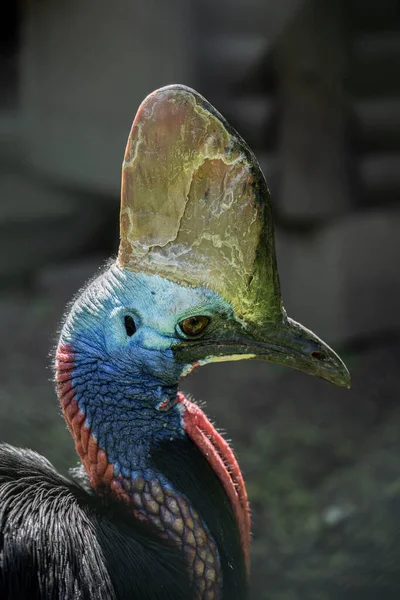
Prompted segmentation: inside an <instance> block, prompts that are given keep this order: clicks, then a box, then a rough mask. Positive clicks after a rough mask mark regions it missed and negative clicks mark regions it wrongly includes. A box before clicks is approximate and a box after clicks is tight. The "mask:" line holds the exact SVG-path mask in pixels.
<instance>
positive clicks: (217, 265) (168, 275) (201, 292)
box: [57, 85, 349, 598]
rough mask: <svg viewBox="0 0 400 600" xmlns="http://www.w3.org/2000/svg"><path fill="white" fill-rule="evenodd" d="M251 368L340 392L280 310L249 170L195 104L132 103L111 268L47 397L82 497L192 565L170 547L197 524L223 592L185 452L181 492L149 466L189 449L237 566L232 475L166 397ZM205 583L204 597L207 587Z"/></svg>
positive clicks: (245, 528)
mask: <svg viewBox="0 0 400 600" xmlns="http://www.w3.org/2000/svg"><path fill="white" fill-rule="evenodd" d="M257 358H258V359H263V360H267V361H273V362H278V363H282V364H286V365H289V366H291V367H295V368H298V369H301V370H303V371H306V372H307V373H310V374H312V375H316V376H318V377H322V378H323V379H326V380H328V381H330V382H332V383H335V384H338V385H344V386H348V385H349V374H348V371H347V369H346V367H345V365H344V364H343V362H342V361H341V360H340V358H339V357H338V356H337V354H335V352H334V351H333V350H332V349H331V348H329V346H327V345H326V344H325V343H324V342H323V341H322V340H320V339H319V338H318V337H317V336H316V335H314V334H313V333H312V332H311V331H309V330H308V329H306V328H304V327H303V326H302V325H300V324H298V323H296V322H295V321H293V320H292V319H290V318H289V317H288V316H287V315H286V312H285V310H284V308H283V305H282V300H281V294H280V287H279V278H278V272H277V267H276V258H275V246H274V232H273V223H272V217H271V207H270V199H269V192H268V189H267V185H266V183H265V179H264V176H263V174H262V172H261V170H260V167H259V165H258V163H257V160H256V159H255V157H254V155H253V154H252V152H251V151H250V149H249V148H248V147H247V145H246V143H245V142H244V141H243V140H242V138H241V137H240V136H239V135H238V134H237V133H236V131H234V130H233V129H232V128H231V127H230V126H229V125H228V123H227V122H226V121H225V120H224V118H223V117H222V116H221V115H220V114H219V113H218V112H217V111H216V110H215V109H214V108H213V107H212V106H211V105H210V104H208V102H207V101H206V100H205V99H204V98H202V97H201V96H200V95H199V94H197V93H196V92H195V91H193V90H191V89H189V88H186V87H184V86H177V85H174V86H169V87H166V88H162V89H160V90H157V91H156V92H154V93H153V94H151V95H150V96H148V97H147V98H146V99H145V100H144V102H143V103H142V105H141V106H140V108H139V110H138V113H137V115H136V118H135V120H134V123H133V126H132V130H131V133H130V135H129V139H128V144H127V148H126V152H125V158H124V162H123V175H122V200H121V243H120V248H119V254H118V258H117V261H116V262H115V263H113V264H112V265H111V266H110V267H109V268H108V269H107V270H106V271H105V272H104V273H103V274H102V275H100V276H99V277H97V278H96V279H95V280H94V281H92V282H91V283H90V284H89V285H88V286H87V287H86V289H85V290H84V291H83V292H82V293H81V294H80V296H79V297H78V298H77V300H76V301H75V303H74V304H73V306H72V308H71V310H70V312H69V314H68V316H67V318H66V321H65V324H64V327H63V329H62V332H61V337H60V343H59V346H58V352H57V382H58V387H59V395H60V399H61V403H62V407H63V411H64V414H65V416H66V420H67V423H68V425H69V428H70V430H71V432H72V434H73V436H74V438H75V442H76V447H77V451H78V453H79V455H80V456H81V458H82V461H83V464H84V466H85V468H86V470H87V472H88V473H89V476H90V481H91V484H92V486H94V487H95V488H101V487H104V486H109V487H111V488H112V489H113V490H114V492H115V493H117V494H120V495H121V496H123V497H124V498H125V499H128V500H129V502H130V503H132V504H133V505H134V506H135V510H136V511H137V512H138V514H141V515H142V517H143V515H144V516H145V517H146V518H150V517H149V515H151V520H152V522H153V523H154V524H155V526H156V527H158V528H159V529H160V530H162V531H163V532H165V530H167V532H169V533H170V535H171V537H172V539H175V538H176V537H177V538H178V539H179V540H181V543H182V544H183V547H184V549H185V553H186V555H187V556H189V557H192V558H190V560H192V562H193V560H195V559H194V558H193V556H197V557H198V556H200V554H193V546H191V543H192V542H189V541H187V540H186V538H185V540H186V541H182V540H183V538H182V536H184V535H186V534H184V533H183V531H184V529H182V528H183V527H184V524H185V523H186V524H187V523H188V522H190V523H192V522H197V521H196V518H198V519H199V520H198V523H199V525H198V527H199V529H198V531H201V532H202V533H201V536H203V537H202V539H203V538H204V536H205V537H207V539H208V536H211V537H210V539H211V541H210V542H209V544H208V546H207V548H208V551H209V552H211V554H210V556H211V555H212V556H217V554H218V553H219V554H218V555H219V556H220V557H224V556H225V557H226V556H227V557H228V558H226V565H228V566H226V573H227V575H226V577H225V580H227V579H229V577H230V576H231V575H229V573H230V570H229V569H230V567H229V564H230V563H231V562H235V564H237V561H235V560H234V558H232V557H231V558H229V553H230V552H233V550H231V548H233V547H234V546H235V542H234V541H232V540H233V538H229V535H228V533H226V532H228V531H229V527H228V526H226V527H227V529H226V531H225V530H224V529H223V527H224V526H225V525H221V523H222V522H223V519H224V515H225V513H226V511H227V510H228V509H227V507H226V503H225V500H224V499H223V498H222V500H221V505H220V509H217V508H215V506H216V504H215V503H216V502H217V501H216V500H215V502H214V504H213V505H212V506H211V504H210V505H209V506H208V508H207V506H205V505H204V506H203V505H202V502H206V501H207V498H206V496H207V495H205V494H203V493H202V488H201V486H202V485H203V484H204V481H205V479H206V477H205V476H204V478H203V479H202V478H201V477H200V476H197V475H198V473H197V472H196V477H194V475H193V471H194V467H191V465H193V464H194V463H193V462H192V463H191V462H190V460H192V459H193V460H195V459H194V458H193V457H194V454H193V452H192V450H190V452H189V449H190V448H192V446H185V448H186V450H185V452H186V451H187V452H188V457H187V461H186V463H185V461H183V462H182V460H181V462H180V463H179V465H180V467H179V468H181V467H182V469H183V470H185V469H186V470H185V478H184V479H183V480H181V483H179V482H178V479H179V477H177V474H176V472H174V473H175V474H171V473H169V475H168V474H167V471H168V469H169V468H170V465H167V464H166V462H165V461H166V459H165V457H166V456H168V457H169V458H168V460H170V464H172V463H171V461H172V456H173V453H174V452H175V454H176V449H177V448H178V447H183V446H182V445H181V446H179V443H180V442H182V444H184V442H185V440H187V437H188V436H189V438H190V439H191V441H192V442H194V443H195V445H196V446H197V447H198V448H200V450H201V452H202V453H203V455H204V456H205V457H206V460H207V462H208V463H209V464H210V465H211V468H212V470H213V471H214V473H216V474H217V475H218V477H219V479H220V481H221V482H222V484H223V488H224V489H225V491H226V494H227V496H226V497H228V498H229V499H230V505H231V509H232V511H233V514H234V517H235V520H236V522H237V523H238V530H239V531H240V540H241V547H242V548H243V554H244V556H245V557H246V559H245V561H247V564H248V546H249V539H250V538H249V528H250V525H249V517H248V505H247V497H246V494H245V489H244V484H243V480H242V479H241V475H240V470H239V468H238V466H237V463H236V461H235V459H234V457H233V454H232V452H231V450H230V449H229V447H228V445H227V444H226V443H225V442H224V441H223V439H222V438H221V437H220V436H219V434H217V432H216V431H215V430H214V428H213V427H212V426H211V424H210V423H209V422H208V421H207V419H206V417H205V415H204V414H203V413H202V412H201V411H200V410H197V408H194V405H192V404H191V403H188V402H187V401H184V400H183V397H182V396H181V395H180V394H179V393H178V383H179V380H180V379H181V378H182V377H183V376H185V375H187V374H188V373H189V372H191V371H192V370H193V369H194V368H195V367H197V366H199V365H203V364H206V363H209V362H213V361H224V360H241V359H257ZM190 453H192V454H190ZM189 454H190V456H191V457H192V458H190V457H189ZM196 460H197V459H196ZM163 461H164V462H163ZM161 463H162V464H161ZM196 464H197V463H196ZM171 468H172V467H171ZM198 468H199V467H198V466H197V467H196V469H198ZM202 468H203V467H202ZM204 468H205V467H204ZM191 477H192V479H191ZM190 481H191V483H190ZM145 482H147V483H145ZM154 482H156V483H154ZM145 485H148V486H150V487H149V488H146V487H145ZM151 486H153V487H151ZM196 486H197V487H196ZM199 486H200V487H199ZM150 488H151V489H150ZM143 490H145V491H143ZM146 490H147V491H146ZM154 490H155V491H154ZM157 490H158V491H157ZM159 490H162V493H161V492H159ZM171 490H174V494H176V498H183V500H182V502H183V504H182V506H181V505H180V504H179V502H178V504H179V506H181V508H180V511H181V512H180V513H179V514H180V516H179V518H178V517H177V516H176V515H177V514H178V513H177V512H176V511H175V512H174V509H173V508H170V507H169V505H168V507H169V508H168V507H167V508H168V510H169V511H170V512H168V510H167V508H166V507H165V506H166V504H165V503H166V502H167V500H166V498H167V496H168V494H170V493H171V494H172V491H171ZM196 490H197V491H196ZM215 493H216V494H217V492H215ZM209 496H210V495H209ZM174 497H175V496H174ZM190 499H192V500H193V502H192V504H190V503H189V500H190ZM185 502H187V503H189V504H188V505H187V506H192V505H193V506H196V507H197V509H196V510H198V511H199V513H200V517H196V518H195V517H193V514H192V513H190V510H189V509H188V508H187V506H186V505H185V504H184V503H185ZM163 503H164V504H163ZM167 504H168V503H167ZM185 506H186V508H184V507H185ZM202 506H203V508H201V507H202ZM160 507H161V508H160ZM199 507H200V508H199ZM223 507H225V508H223ZM175 508H176V507H175ZM164 509H165V510H166V511H167V513H166V514H169V516H168V519H169V520H168V519H167V517H165V519H167V520H166V521H165V522H164V521H163V518H164V517H163V516H162V515H163V514H164V513H163V512H162V511H163V510H164ZM218 510H220V512H219V513H218ZM188 511H189V512H188ZM178 512H179V511H178ZM228 512H229V511H228ZM189 513H190V514H189ZM160 515H161V516H160ZM171 515H172V516H171ZM174 515H175V516H174ZM188 515H189V516H188ZM190 515H192V516H190ZM201 515H203V516H204V515H206V516H205V517H204V518H203V517H202V516H201ZM207 515H208V516H207ZM215 515H217V517H215ZM218 515H219V516H218ZM214 517H215V518H216V519H217V520H216V521H215V523H214V525H212V522H213V521H212V519H213V518H214ZM160 519H161V520H160ZM185 519H186V520H185ZM188 519H189V521H188ZM193 519H194V521H193ZM218 519H219V520H218ZM185 527H186V525H185ZM189 529H190V527H189ZM185 531H189V530H188V529H187V527H186V529H185ZM224 531H225V533H223V532H224ZM221 532H222V533H221ZM225 534H226V535H225ZM187 535H189V534H187ZM199 535H200V534H199ZM232 535H234V534H232ZM174 536H175V538H174ZM201 536H200V537H201ZM189 537H190V536H189ZM196 539H197V538H196ZM222 539H225V540H228V541H229V540H231V542H229V543H228V542H226V543H225V542H223V541H221V540H222ZM213 540H214V541H213ZM218 540H220V541H218ZM203 541H204V539H203ZM214 542H215V543H214ZM199 543H200V542H199ZM185 544H186V545H185ZM213 544H214V546H213ZM215 544H216V545H215ZM223 544H225V550H222V549H221V548H222V545H223ZM199 548H200V546H199V547H198V548H197V551H196V552H198V553H199V552H200V550H199ZM212 548H217V550H215V552H214V550H213V549H212ZM213 552H214V554H213ZM215 553H217V554H215ZM196 560H197V559H196ZM198 560H200V558H198ZM201 560H203V559H201ZM204 560H205V559H204ZM210 560H211V559H210ZM213 560H214V559H213ZM223 560H225V559H224V558H221V561H222V562H221V565H222V566H221V569H222V571H223V570H224V568H225V567H224V566H223ZM229 561H230V562H229ZM189 562H190V561H189ZM191 564H192V563H191ZM193 564H195V563H193ZM196 564H197V563H196ZM193 568H195V567H193ZM199 568H200V567H199ZM210 568H211V567H210ZM200 570H201V568H200ZM239 572H240V569H237V570H236V571H235V572H234V575H232V576H234V577H236V576H237V575H236V574H237V573H239ZM202 573H203V571H202ZM194 577H195V579H196V577H200V578H201V577H203V575H202V574H200V575H198V574H197V575H196V574H195V575H194ZM213 577H214V576H211V575H210V576H209V577H208V580H207V581H211V580H213V581H217V580H218V577H217V576H215V577H214V579H213ZM203 583H204V582H203ZM203 583H199V587H198V589H199V590H200V589H202V587H201V586H202V585H203ZM204 585H206V584H205V583H204ZM207 585H208V584H207ZM213 585H214V584H213ZM196 597H197V596H196ZM199 597H200V596H199ZM201 597H203V596H201ZM209 597H210V598H211V597H214V596H211V595H210V596H209ZM216 597H217V596H216ZM207 598H208V596H207Z"/></svg>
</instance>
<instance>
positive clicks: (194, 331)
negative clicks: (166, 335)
mask: <svg viewBox="0 0 400 600" xmlns="http://www.w3.org/2000/svg"><path fill="white" fill-rule="evenodd" d="M209 322H210V319H209V317H204V316H196V317H188V318H187V319H184V320H183V321H181V322H180V323H179V327H180V328H181V330H182V332H183V333H184V334H185V335H187V336H189V337H195V336H197V335H200V333H203V331H204V330H205V328H206V327H207V325H208V324H209Z"/></svg>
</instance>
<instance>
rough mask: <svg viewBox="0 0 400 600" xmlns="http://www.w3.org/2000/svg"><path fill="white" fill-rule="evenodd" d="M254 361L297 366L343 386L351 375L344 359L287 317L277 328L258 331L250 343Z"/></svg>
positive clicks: (348, 385)
mask: <svg viewBox="0 0 400 600" xmlns="http://www.w3.org/2000/svg"><path fill="white" fill-rule="evenodd" d="M247 351H248V352H249V353H252V354H254V358H258V359H262V360H268V361H272V362H276V363H280V364H284V365H287V366H289V367H294V368H295V369H299V370H300V371H304V372H305V373H309V374H310V375H313V376H315V377H320V378H322V379H325V380H326V381H329V382H330V383H334V384H336V385H339V386H343V387H348V388H349V387H350V374H349V371H348V370H347V367H346V365H345V364H344V363H343V361H342V360H341V358H340V357H339V356H338V355H337V354H336V352H334V351H333V350H332V348H330V347H329V346H328V344H325V342H323V341H322V340H321V339H320V338H319V337H318V336H316V335H315V333H313V332H312V331H310V330H309V329H307V328H306V327H303V325H300V323H297V322H296V321H293V320H292V319H290V318H289V317H286V318H285V320H284V321H283V323H281V324H280V325H279V327H276V329H275V330H274V329H272V330H271V329H269V328H268V329H267V330H266V331H264V332H263V330H262V329H260V330H258V331H257V332H256V333H255V334H253V335H252V336H251V340H250V339H249V342H248V350H247Z"/></svg>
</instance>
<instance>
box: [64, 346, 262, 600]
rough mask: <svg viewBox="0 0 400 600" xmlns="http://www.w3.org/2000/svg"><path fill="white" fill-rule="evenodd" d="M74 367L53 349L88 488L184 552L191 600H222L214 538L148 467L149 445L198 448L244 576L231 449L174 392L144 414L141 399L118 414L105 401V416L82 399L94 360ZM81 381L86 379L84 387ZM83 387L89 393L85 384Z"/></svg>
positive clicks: (244, 505)
mask: <svg viewBox="0 0 400 600" xmlns="http://www.w3.org/2000/svg"><path fill="white" fill-rule="evenodd" d="M78 363H79V360H78V357H77V355H76V353H75V352H74V350H73V349H72V347H71V345H69V344H62V345H60V346H59V348H58V350H57V361H56V381H57V387H58V393H59V397H60V402H61V407H62V410H63V414H64V417H65V419H66V422H67V425H68V427H69V429H70V432H71V434H72V436H73V438H74V440H75V445H76V450H77V452H78V454H79V456H80V458H81V460H82V463H83V466H84V468H85V470H86V472H87V474H88V476H89V480H90V483H91V486H92V487H93V488H94V489H95V490H96V491H97V492H98V493H100V494H108V493H111V494H113V495H115V496H117V497H119V498H120V499H121V500H123V501H124V502H125V503H127V504H128V505H129V506H131V507H132V509H133V513H134V514H135V516H136V517H137V518H138V519H140V520H143V521H147V522H149V523H151V524H152V525H153V526H154V527H155V528H156V529H157V530H158V531H159V532H160V535H161V536H163V537H165V538H168V539H170V540H171V541H173V542H175V543H176V544H177V545H178V546H179V547H181V548H182V550H183V553H184V555H185V558H186V561H187V564H188V568H189V574H190V576H191V579H192V582H193V593H194V598H195V599H196V600H197V599H198V600H200V599H202V600H212V599H214V600H218V599H221V598H222V586H223V579H224V577H223V572H222V571H223V569H222V566H221V551H220V549H219V547H218V540H216V539H215V538H214V536H213V534H212V532H211V531H210V530H209V528H208V526H207V523H206V521H205V520H204V519H203V518H202V515H201V514H200V511H199V510H197V509H196V508H197V507H195V506H194V503H193V502H192V501H191V499H190V497H187V495H186V494H185V490H182V489H181V488H179V489H176V487H175V486H174V482H173V481H171V480H170V479H168V477H166V476H165V475H164V474H163V473H162V472H161V471H160V470H159V469H157V467H156V466H155V465H154V464H153V463H152V461H151V445H152V444H154V443H156V444H157V443H161V444H165V443H167V444H168V443H170V444H173V443H174V440H176V441H178V440H179V441H181V442H185V440H190V442H192V443H193V444H194V446H196V447H197V449H198V450H199V451H200V453H201V455H202V456H203V457H204V459H205V460H206V461H207V462H208V464H209V465H210V467H211V469H212V470H213V472H214V473H215V474H216V476H217V477H218V479H219V481H220V484H222V487H223V489H224V490H225V493H226V496H227V498H228V500H229V503H230V505H231V509H232V513H233V516H234V519H235V521H236V524H237V526H238V530H239V538H240V544H241V548H242V551H243V556H244V563H245V566H246V570H247V572H248V569H249V548H250V516H249V514H250V513H249V506H248V501H247V494H246V489H245V485H244V482H243V478H242V475H241V472H240V469H239V466H238V464H237V462H236V459H235V457H234V454H233V452H232V450H231V449H230V447H229V445H228V444H227V443H226V441H225V440H224V439H223V438H222V436H221V435H220V434H219V433H218V432H217V431H216V430H215V428H214V427H213V425H212V424H211V423H210V421H209V420H208V419H207V417H206V416H205V414H204V413H203V411H202V410H201V409H200V408H199V407H198V406H196V405H195V404H193V403H192V402H189V401H188V400H187V399H186V398H185V397H184V396H183V395H182V394H180V393H177V392H175V393H172V394H170V395H169V396H166V395H165V393H163V394H162V396H161V397H162V398H163V399H162V400H161V401H160V402H159V403H158V405H157V410H154V408H152V409H151V410H150V411H149V409H148V407H145V405H144V404H143V403H142V402H141V401H140V399H139V400H138V401H137V402H135V403H133V402H132V401H131V402H130V406H131V405H134V404H135V405H136V407H135V409H132V411H131V412H129V411H128V412H127V410H125V411H123V412H122V413H121V414H120V415H118V411H119V410H121V406H120V404H118V405H117V404H115V405H113V404H112V403H111V405H110V407H108V410H106V411H105V414H103V413H102V412H101V411H100V407H99V406H98V405H96V402H92V404H90V406H89V401H88V400H87V396H90V392H89V391H88V387H87V381H88V378H89V376H90V375H92V376H93V379H94V381H96V375H95V374H94V373H93V372H92V373H90V369H93V363H90V362H89V363H87V362H86V361H83V365H81V366H79V367H77V365H78ZM85 365H86V366H85ZM97 377H98V374H97ZM100 379H102V377H101V376H100ZM82 382H85V383H84V386H83V388H82ZM110 386H111V388H112V384H110ZM89 387H90V388H91V389H93V386H90V384H89ZM105 388H106V383H105V381H103V380H101V381H100V382H98V383H97V387H96V384H94V389H95V390H96V389H101V390H102V394H103V396H106V395H107V390H106V389H105ZM111 388H110V389H111ZM85 392H86V394H85ZM84 396H85V397H84ZM102 410H104V409H103V407H102ZM115 413H117V416H116V415H115ZM158 420H159V426H158ZM100 424H102V425H101V426H100ZM190 442H189V443H190ZM172 447H173V446H172V445H171V448H172Z"/></svg>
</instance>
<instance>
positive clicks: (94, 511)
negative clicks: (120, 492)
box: [0, 444, 191, 600]
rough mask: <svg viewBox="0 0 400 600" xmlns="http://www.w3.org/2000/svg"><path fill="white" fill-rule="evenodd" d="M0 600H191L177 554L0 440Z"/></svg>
mask: <svg viewBox="0 0 400 600" xmlns="http://www.w3.org/2000/svg"><path fill="white" fill-rule="evenodd" d="M0 598H1V599H2V600H25V599H27V600H28V599H29V600H116V599H118V600H125V599H126V600H128V599H129V600H190V599H191V593H190V584H189V580H188V577H187V574H186V570H185V562H184V558H183V556H182V555H181V553H180V552H179V551H178V550H177V549H176V548H174V547H171V545H170V544H169V543H168V542H167V541H164V540H162V539H160V538H158V537H157V535H156V534H155V532H154V530H152V529H151V528H150V527H149V526H147V525H146V524H144V523H141V522H139V521H137V520H136V519H134V518H133V517H132V515H131V514H130V513H129V511H128V510H127V509H126V508H125V507H124V505H122V503H120V502H117V501H113V500H112V499H107V500H103V499H102V498H101V497H99V496H97V495H96V494H90V493H88V491H86V490H85V489H84V488H83V487H81V486H80V485H79V484H78V483H76V482H74V481H71V480H69V479H67V478H65V477H63V476H62V475H60V474H59V473H57V472H56V470H55V469H54V467H53V466H52V465H51V464H50V463H49V462H48V461H47V460H46V459H45V458H43V457H42V456H40V455H39V454H37V453H35V452H33V451H31V450H20V449H17V448H13V447H12V446H8V445H5V444H2V445H0Z"/></svg>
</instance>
